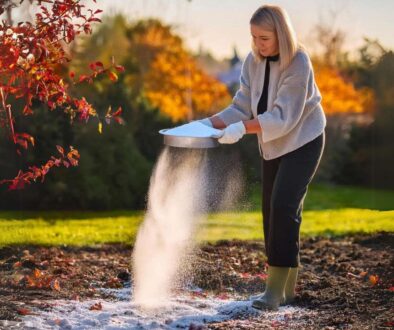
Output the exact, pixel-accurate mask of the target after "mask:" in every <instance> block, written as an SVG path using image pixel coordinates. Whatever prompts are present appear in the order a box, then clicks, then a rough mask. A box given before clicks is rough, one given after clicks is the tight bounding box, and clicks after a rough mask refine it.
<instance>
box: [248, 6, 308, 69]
mask: <svg viewBox="0 0 394 330" xmlns="http://www.w3.org/2000/svg"><path fill="white" fill-rule="evenodd" d="M250 24H251V25H256V26H259V27H261V28H263V29H265V30H267V31H271V32H275V33H276V37H277V38H278V44H279V54H280V57H279V67H280V70H284V69H286V68H287V66H288V65H289V64H290V62H291V61H292V60H293V57H294V55H295V53H296V52H297V50H298V49H299V48H302V47H301V45H299V44H298V42H297V36H296V34H295V32H294V29H293V26H292V24H291V21H290V18H289V15H287V13H286V11H285V10H284V9H282V8H281V7H279V6H274V5H264V6H261V7H260V8H258V9H257V10H256V11H255V12H254V14H253V15H252V18H251V19H250ZM252 52H253V55H254V58H255V60H256V61H261V60H263V59H264V56H262V55H261V54H260V53H259V51H258V49H257V47H256V45H255V44H254V42H253V40H252Z"/></svg>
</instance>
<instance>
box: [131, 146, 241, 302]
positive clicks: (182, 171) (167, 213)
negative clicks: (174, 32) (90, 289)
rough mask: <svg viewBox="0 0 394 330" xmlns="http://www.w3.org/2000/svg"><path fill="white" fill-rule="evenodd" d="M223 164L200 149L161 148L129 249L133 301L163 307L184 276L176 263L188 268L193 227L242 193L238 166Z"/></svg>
mask: <svg viewBox="0 0 394 330" xmlns="http://www.w3.org/2000/svg"><path fill="white" fill-rule="evenodd" d="M230 157H231V156H230ZM232 158H234V157H232ZM229 160H230V158H229V156H228V155H227V157H223V156H221V154H220V152H213V151H208V150H204V149H201V150H199V149H194V150H193V149H190V150H189V149H183V148H166V149H164V151H163V152H162V154H161V155H160V157H159V160H158V162H157V164H156V166H155V169H154V171H153V174H152V177H151V182H150V187H149V193H148V208H147V212H146V215H145V218H144V222H143V224H142V225H141V227H140V229H139V232H138V234H137V238H136V242H135V245H134V252H133V275H134V276H133V285H134V296H133V301H134V303H136V304H138V305H140V306H141V307H143V308H154V307H158V306H164V305H165V304H166V303H167V302H168V300H169V297H170V295H171V291H172V289H174V288H175V287H176V286H177V284H178V281H179V280H180V279H183V280H184V279H185V277H187V274H186V275H185V273H184V272H183V273H182V270H183V271H185V270H186V269H187V267H182V263H183V262H185V263H189V264H190V262H189V261H190V254H191V251H192V248H193V243H194V236H195V235H194V234H195V231H196V229H197V226H198V224H199V223H200V222H201V220H202V219H203V218H204V217H205V216H206V214H207V212H209V211H212V210H220V209H224V208H230V207H231V206H232V204H234V203H235V200H236V199H237V198H238V197H239V195H240V191H242V188H243V177H242V175H241V172H242V171H241V170H240V166H239V164H240V162H239V161H238V162H234V161H233V162H231V161H229ZM189 271H190V270H189Z"/></svg>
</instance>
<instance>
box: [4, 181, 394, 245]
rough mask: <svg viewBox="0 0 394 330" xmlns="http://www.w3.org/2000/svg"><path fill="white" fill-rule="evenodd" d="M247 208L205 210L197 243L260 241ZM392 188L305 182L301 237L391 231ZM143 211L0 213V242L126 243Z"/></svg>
mask: <svg viewBox="0 0 394 330" xmlns="http://www.w3.org/2000/svg"><path fill="white" fill-rule="evenodd" d="M250 200H251V201H252V208H251V209H250V210H249V211H242V212H230V213H217V214H211V215H210V216H209V217H208V219H207V220H205V221H204V222H203V223H202V224H201V226H200V228H199V231H198V234H197V237H198V239H199V240H200V241H211V242H212V241H217V240H221V239H262V238H263V235H262V224H261V221H262V219H261V213H260V210H259V200H260V197H259V195H258V193H254V194H253V195H252V197H251V199H250ZM393 203H394V192H393V191H373V190H368V189H360V188H353V187H337V186H322V185H318V186H311V187H310V189H309V193H308V197H307V200H306V201H305V211H304V213H303V222H302V226H301V235H304V236H316V235H329V236H339V235H350V234H355V233H371V232H377V231H390V232H394V210H393V209H394V207H393V206H394V205H393ZM143 216H144V213H143V212H130V211H116V212H115V211H114V212H21V211H20V212H0V246H4V245H14V244H37V245H63V244H65V245H93V244H99V243H115V242H119V243H127V244H132V243H133V242H134V239H135V235H136V233H137V230H138V226H139V224H140V223H141V222H142V220H143Z"/></svg>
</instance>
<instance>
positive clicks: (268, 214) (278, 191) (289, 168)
mask: <svg viewBox="0 0 394 330" xmlns="http://www.w3.org/2000/svg"><path fill="white" fill-rule="evenodd" d="M324 144H325V133H324V132H323V133H322V134H321V135H320V136H318V137H317V138H316V139H314V140H312V141H310V142H308V143H307V144H305V145H303V146H302V147H300V148H298V149H297V150H294V151H292V152H289V153H287V154H285V155H283V156H281V157H278V158H275V159H272V160H265V159H263V158H262V166H261V168H262V190H263V191H262V197H263V200H262V211H263V227H264V240H265V250H266V254H267V258H268V264H269V265H270V266H277V267H298V265H299V259H300V257H299V250H300V225H301V221H302V209H303V202H304V199H305V196H306V193H307V189H308V185H309V183H310V182H311V181H312V178H313V176H314V174H315V172H316V170H317V167H318V165H319V162H320V159H321V156H322V154H323V149H324Z"/></svg>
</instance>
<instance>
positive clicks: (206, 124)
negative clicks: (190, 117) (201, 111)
mask: <svg viewBox="0 0 394 330" xmlns="http://www.w3.org/2000/svg"><path fill="white" fill-rule="evenodd" d="M197 121H198V122H200V123H201V124H204V125H205V126H209V127H213V125H212V122H211V121H210V120H209V118H204V119H200V120H197Z"/></svg>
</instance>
